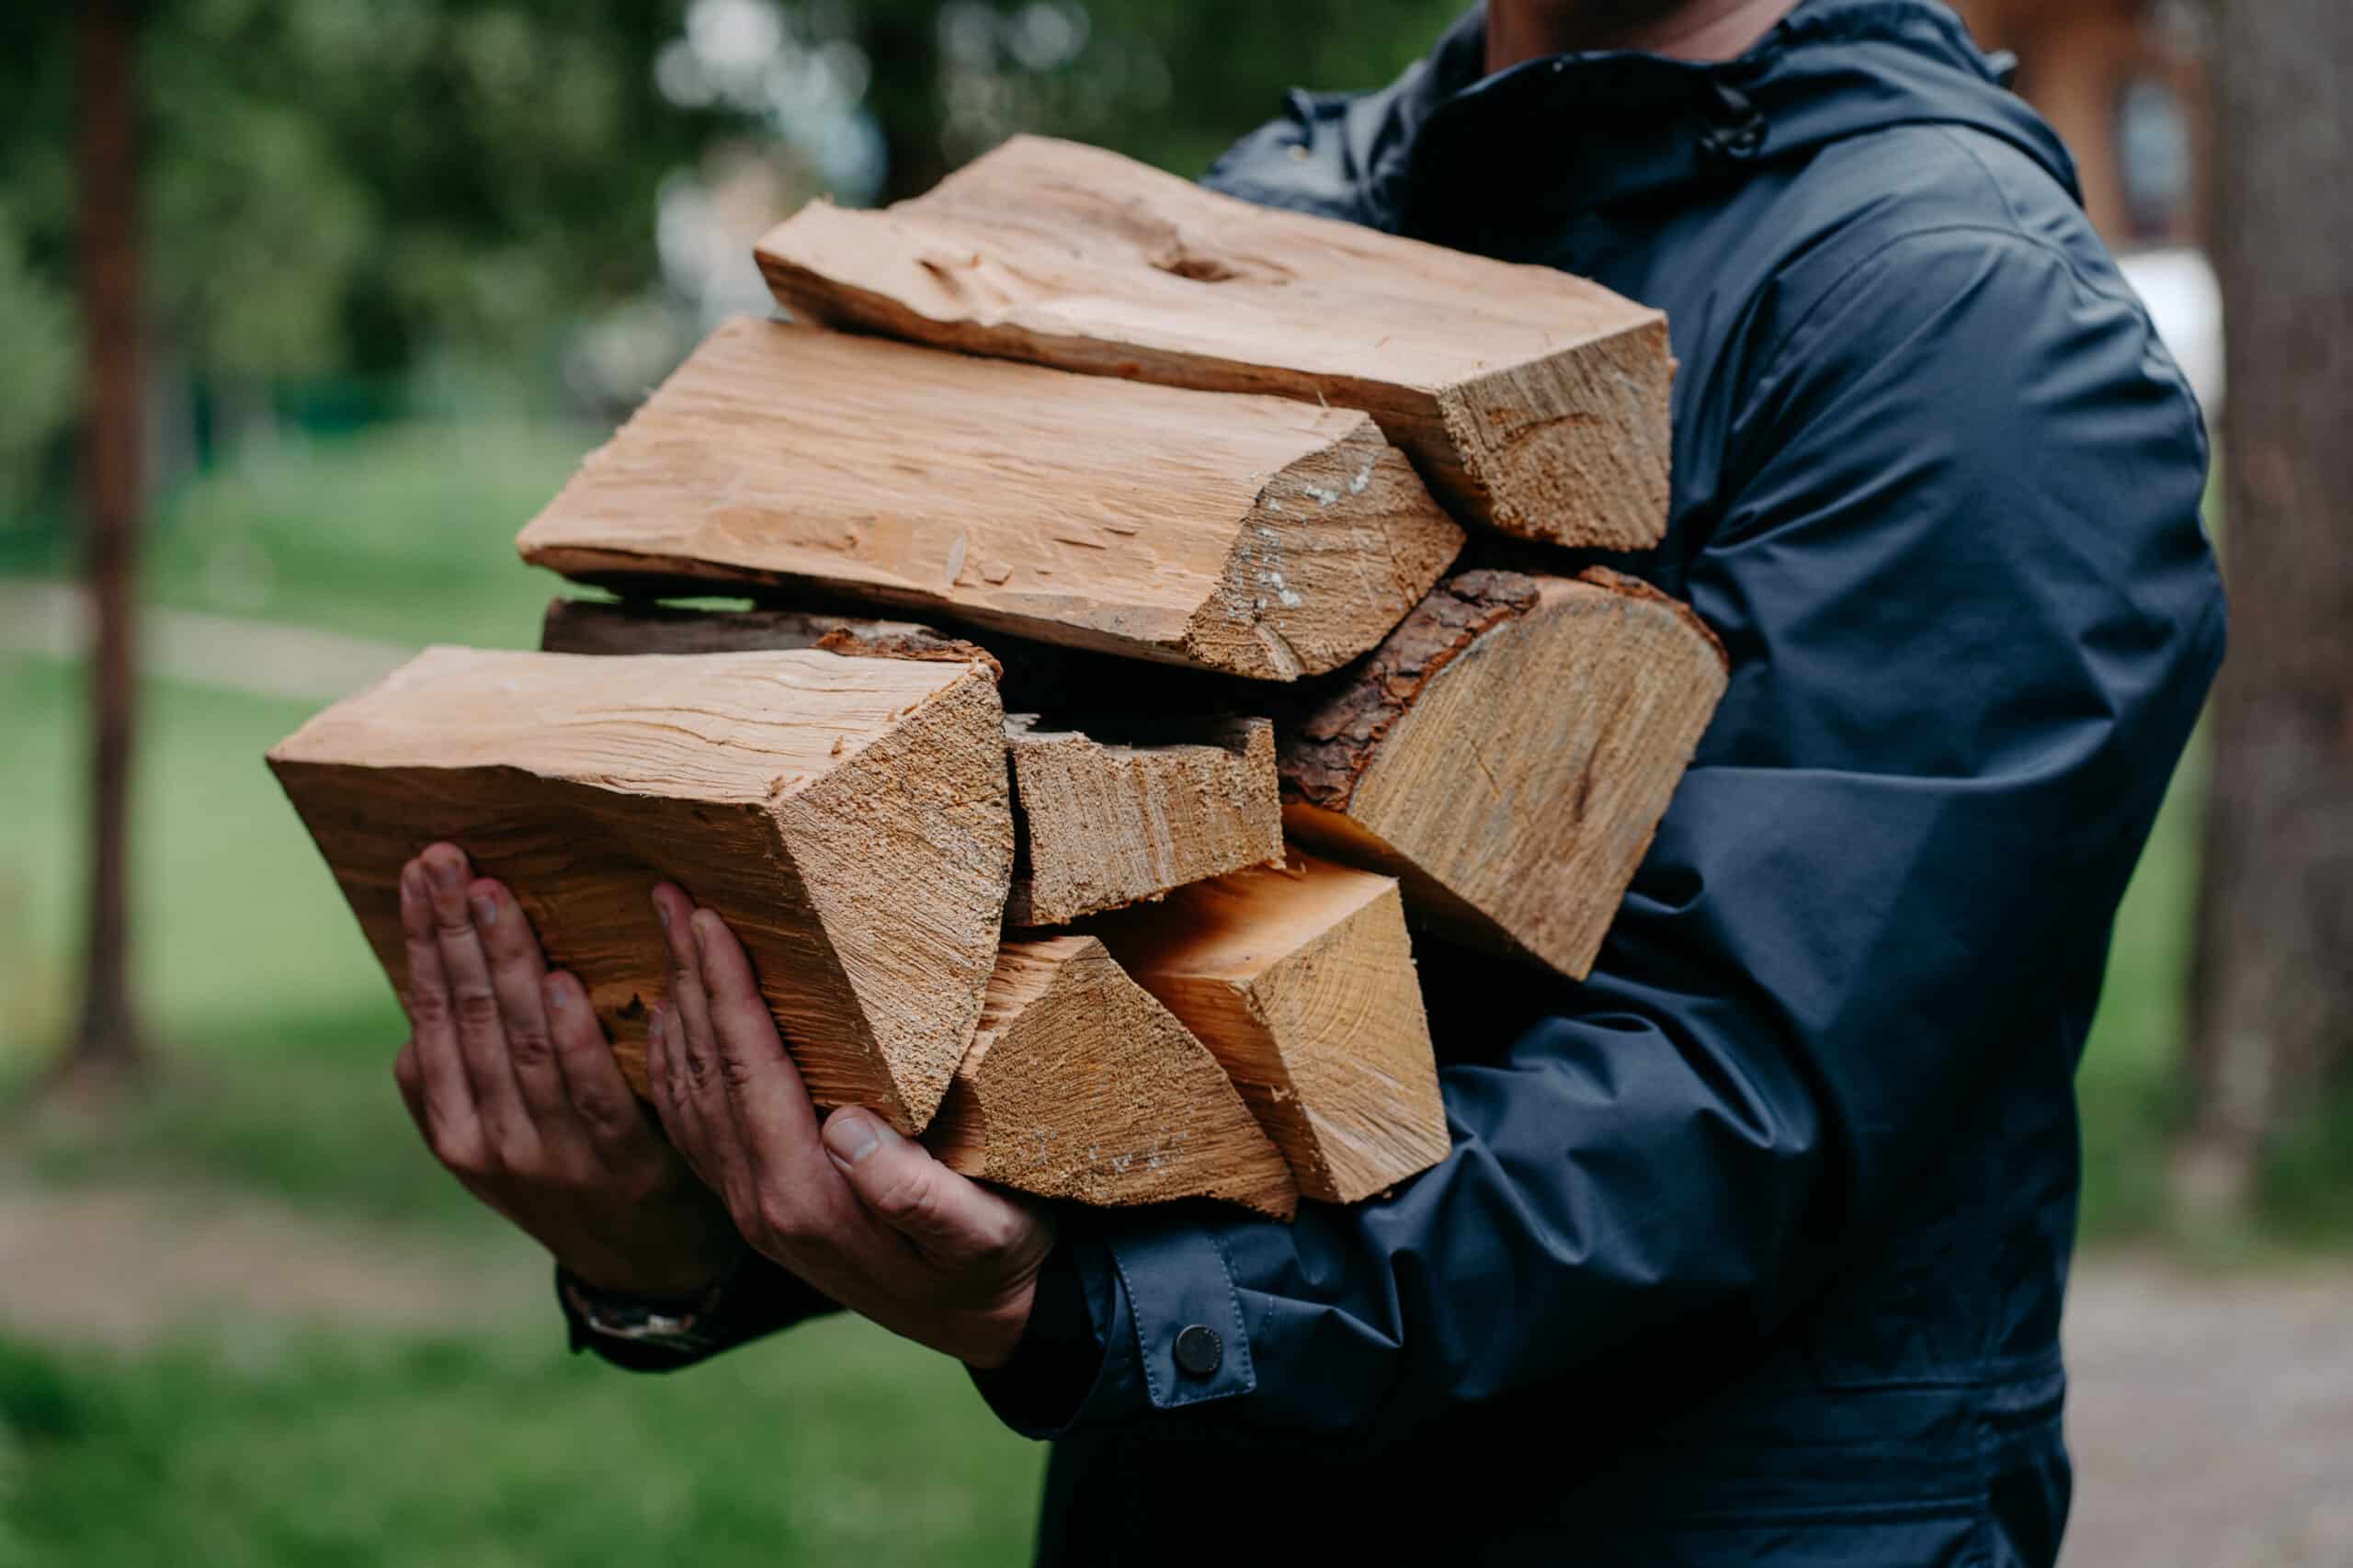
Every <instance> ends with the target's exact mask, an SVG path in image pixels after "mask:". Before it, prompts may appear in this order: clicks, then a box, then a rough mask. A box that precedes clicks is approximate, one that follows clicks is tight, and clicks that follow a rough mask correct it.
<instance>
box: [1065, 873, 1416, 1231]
mask: <svg viewBox="0 0 2353 1568" xmlns="http://www.w3.org/2000/svg"><path fill="white" fill-rule="evenodd" d="M1087 929H1088V930H1089V931H1091V932H1093V933H1094V934H1096V935H1098V936H1100V937H1102V938H1103V941H1104V944H1105V946H1106V947H1108V948H1109V949H1110V950H1111V952H1112V954H1113V956H1114V957H1116V958H1117V959H1118V960H1119V961H1120V964H1121V965H1122V966H1123V967H1125V968H1126V969H1127V971H1128V972H1129V973H1131V974H1132V975H1133V976H1134V977H1135V978H1136V980H1137V982H1138V983H1140V984H1142V986H1143V987H1144V989H1146V990H1147V991H1150V992H1151V993H1152V994H1154V996H1157V997H1159V998H1160V1000H1161V1001H1162V1002H1164V1003H1165V1004H1166V1005H1167V1006H1168V1009H1169V1010H1170V1011H1171V1012H1173V1013H1175V1014H1176V1016H1177V1017H1178V1018H1180V1019H1182V1020H1183V1021H1184V1023H1185V1025H1186V1027H1187V1028H1190V1029H1191V1030H1192V1031H1193V1033H1194V1034H1195V1035H1197V1036H1198V1037H1199V1039H1200V1040H1201V1043H1202V1044H1204V1045H1206V1046H1208V1047H1209V1049H1210V1051H1211V1053H1212V1054H1213V1055H1215V1056H1216V1057H1217V1059H1218V1061H1219V1062H1220V1064H1221V1065H1222V1066H1223V1067H1224V1068H1225V1071H1226V1073H1227V1074H1228V1075H1229V1076H1230V1077H1232V1078H1233V1082H1234V1085H1235V1086H1236V1087H1237V1088H1239V1089H1240V1090H1241V1091H1242V1097H1243V1099H1244V1101H1245V1103H1247V1104H1248V1105H1249V1107H1250V1108H1251V1111H1252V1112H1253V1113H1254V1114H1255V1115H1256V1117H1257V1118H1258V1122H1259V1125H1260V1126H1262V1127H1264V1128H1265V1129H1266V1130H1267V1135H1268V1136H1269V1137H1271V1138H1272V1139H1273V1140H1274V1141H1275V1143H1276V1146H1277V1147H1279V1149H1281V1150H1282V1152H1283V1157H1284V1158H1285V1159H1286V1160H1288V1161H1289V1162H1290V1168H1291V1174H1292V1175H1293V1176H1296V1177H1297V1178H1298V1180H1299V1187H1300V1191H1301V1192H1302V1194H1304V1195H1305V1196H1307V1197H1310V1198H1316V1199H1324V1200H1325V1201H1327V1202H1335V1203H1350V1202H1354V1201H1356V1200H1357V1199H1362V1198H1367V1197H1370V1196H1371V1195H1372V1194H1374V1193H1377V1192H1380V1191H1381V1190H1382V1189H1384V1188H1386V1187H1390V1186H1392V1185H1393V1184H1395V1183H1397V1182H1399V1181H1402V1180H1404V1178H1405V1177H1407V1176H1412V1175H1414V1174H1415V1172H1417V1171H1421V1170H1425V1169H1427V1167H1429V1166H1430V1165H1435V1164H1436V1163H1437V1162H1438V1161H1439V1160H1441V1159H1443V1158H1444V1157H1445V1156H1446V1152H1447V1147H1448V1134H1447V1127H1446V1113H1445V1108H1444V1107H1443V1106H1442V1105H1441V1104H1440V1103H1439V1099H1438V1068H1437V1062H1436V1060H1435V1058H1434V1057H1433V1055H1432V1052H1431V1047H1430V1038H1429V1026H1428V1020H1427V1017H1426V1016H1425V1015H1424V1013H1423V1010H1422V996H1421V990H1420V986H1419V984H1418V983H1417V982H1416V980H1415V971H1414V959H1413V950H1412V947H1411V944H1410V942H1409V940H1408V938H1407V937H1406V933H1405V922H1404V905H1403V903H1402V902H1401V901H1400V899H1399V896H1398V891H1397V884H1396V882H1395V881H1394V880H1392V879H1391V878H1389V877H1385V876H1380V875H1376V874H1372V873H1370V872H1365V871H1359V870H1355V869H1349V868H1347V867H1342V866H1336V865H1333V864H1331V863H1329V862H1326V861H1323V860H1318V859H1316V858H1313V857H1312V856H1306V855H1296V854H1295V855H1294V856H1293V857H1292V860H1291V863H1290V865H1289V866H1288V867H1287V868H1286V869H1282V870H1252V871H1241V872H1236V873H1233V874H1232V875H1229V876H1223V877H1219V878H1217V879H1215V880H1214V881H1206V882H1199V883H1195V884H1194V885H1193V886H1191V887H1188V888H1183V889H1179V890H1178V891H1177V892H1174V893H1171V894H1170V895H1169V897H1168V898H1167V899H1166V900H1165V902H1164V903H1158V904H1154V905H1150V906H1148V907H1139V908H1135V909H1131V910H1124V911H1121V912H1120V913H1118V914H1116V915H1104V916H1101V917H1099V918H1098V919H1097V920H1095V921H1092V922H1090V923H1089V924H1088V926H1087Z"/></svg>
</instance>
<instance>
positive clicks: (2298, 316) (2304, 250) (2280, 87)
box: [2177, 0, 2353, 1210]
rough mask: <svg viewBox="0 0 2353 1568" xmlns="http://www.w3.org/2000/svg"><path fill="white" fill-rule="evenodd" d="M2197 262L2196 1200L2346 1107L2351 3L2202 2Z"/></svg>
mask: <svg viewBox="0 0 2353 1568" xmlns="http://www.w3.org/2000/svg"><path fill="white" fill-rule="evenodd" d="M2215 17H2216V32H2215V43H2216V53H2215V69H2214V73H2213V78H2214V84H2215V88H2216V92H2217V95H2218V99H2217V106H2216V107H2217V115H2216V132H2217V143H2218V145H2217V151H2218V154H2219V160H2218V165H2217V168H2216V171H2215V175H2216V177H2215V199H2216V203H2217V210H2218V222H2216V225H2215V237H2216V242H2217V244H2216V254H2215V259H2216V262H2217V270H2218V272H2219V273H2220V275H2221V280H2222V299H2223V306H2224V310H2223V315H2224V319H2225V320H2226V321H2227V322H2228V323H2229V327H2230V331H2229V339H2228V347H2227V354H2228V369H2229V374H2228V384H2229V388H2230V403H2229V406H2228V408H2227V409H2226V411H2225V414H2224V425H2223V438H2224V454H2225V459H2226V460H2225V461H2224V463H2223V465H2222V471H2223V475H2224V481H2225V484H2226V491H2225V499H2226V502H2227V507H2226V517H2227V523H2226V530H2225V535H2224V539H2223V545H2224V551H2225V558H2226V564H2227V566H2228V571H2229V578H2230V585H2231V597H2232V599H2233V601H2234V605H2235V606H2236V609H2237V613H2236V614H2235V615H2234V616H2233V618H2232V626H2231V655H2230V658H2229V660H2228V662H2226V663H2225V664H2224V665H2223V666H2222V677H2221V679H2220V681H2219V683H2218V684H2217V686H2216V688H2215V700H2214V714H2213V729H2212V743H2213V749H2212V756H2213V764H2212V768H2213V771H2212V776H2211V786H2210V792H2209V794H2208V797H2207V806H2206V824H2205V868H2204V877H2203V880H2202V882H2201V887H2200V899H2199V910H2198V960H2197V963H2196V966H2195V973H2194V986H2193V990H2194V1000H2193V1006H2192V1015H2193V1019H2192V1028H2191V1037H2190V1064H2191V1071H2192V1082H2193V1088H2194V1094H2195V1105H2196V1110H2195V1115H2194V1119H2193V1125H2192V1129H2191V1131H2190V1135H2189V1137H2188V1141H2187V1142H2186V1143H2185V1145H2184V1148H2183V1151H2182V1153H2183V1158H2182V1160H2181V1162H2180V1164H2179V1165H2178V1167H2177V1175H2178V1176H2179V1177H2180V1181H2181V1188H2182V1190H2181V1195H2182V1196H2183V1197H2184V1198H2185V1199H2188V1200H2189V1201H2191V1202H2193V1203H2195V1204H2198V1205H2199V1206H2200V1207H2203V1208H2218V1209H2222V1210H2231V1209H2235V1208H2238V1207H2240V1206H2242V1205H2243V1204H2244V1202H2245V1199H2246V1197H2247V1195H2248V1192H2249V1188H2250V1187H2251V1185H2252V1177H2253V1176H2254V1173H2255V1171H2256V1167H2257V1166H2258V1165H2259V1164H2260V1161H2261V1159H2262V1156H2263V1155H2264V1153H2266V1152H2267V1151H2268V1150H2269V1149H2270V1148H2272V1147H2274V1146H2276V1143H2277V1141H2278V1140H2279V1138H2280V1136H2281V1135H2282V1134H2283V1133H2284V1132H2285V1131H2288V1129H2289V1128H2290V1125H2291V1124H2292V1123H2293V1122H2294V1121H2295V1120H2296V1119H2298V1118H2299V1117H2301V1116H2302V1115H2306V1114H2309V1113H2312V1112H2313V1111H2316V1110H2319V1109H2321V1108H2324V1107H2325V1106H2327V1105H2330V1104H2332V1103H2333V1104H2336V1105H2337V1106H2339V1107H2342V1106H2343V1105H2344V1104H2345V1100H2344V1099H2343V1097H2342V1096H2346V1095H2347V1094H2348V1093H2353V573H2348V572H2347V568H2346V558H2347V552H2348V549H2353V464H2348V463H2347V460H2346V457H2345V453H2344V450H2343V448H2344V440H2345V437H2344V432H2343V429H2342V426H2343V424H2344V410H2345V408H2346V406H2347V403H2348V400H2353V271H2348V270H2347V265H2346V260H2345V258H2346V256H2347V250H2348V246H2353V222H2348V220H2347V206H2346V203H2345V202H2344V201H2343V200H2342V199H2324V198H2322V197H2321V196H2320V195H2319V193H2321V192H2325V191H2328V190H2337V191H2339V192H2340V195H2341V192H2342V187H2343V185H2344V178H2345V167H2346V149H2347V147H2353V104H2348V102H2347V96H2346V93H2345V90H2344V81H2345V75H2346V73H2347V71H2353V10H2348V9H2347V7H2346V6H2342V5H2339V4H2336V3H2335V0H2222V4H2221V5H2220V6H2218V7H2217V9H2216V13H2215Z"/></svg>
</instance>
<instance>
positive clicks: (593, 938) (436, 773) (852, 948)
mask: <svg viewBox="0 0 2353 1568" xmlns="http://www.w3.org/2000/svg"><path fill="white" fill-rule="evenodd" d="M1004 725H1005V713H1004V710H1003V708H1002V706H1001V705H1000V703H999V701H998V699H997V694H996V687H995V683H994V682H993V681H992V680H991V679H990V677H989V675H988V673H987V671H986V670H985V669H984V668H983V667H981V666H980V665H972V664H960V663H934V662H922V661H912V660H899V659H854V658H841V657H837V656H835V655H834V654H831V653H717V654H707V655H700V656H687V657H645V658H632V659H586V658H574V657H569V656H565V655H562V654H551V653H483V652H478V651H475V650H472V649H464V648H434V649H431V650H428V651H427V652H426V653H424V654H422V655H420V656H419V657H418V658H417V659H415V661H413V662H412V663H410V664H408V665H404V666H403V667H402V668H401V669H400V670H398V671H396V672H394V673H393V674H392V676H389V677H387V678H386V679H385V680H384V681H383V682H382V683H381V684H380V685H378V686H376V687H372V688H370V689H369V690H367V691H364V692H362V693H360V694H359V695H358V696H356V697H353V698H350V699H347V700H346V701H344V702H341V703H338V704H336V705H335V707H333V708H330V709H328V710H326V711H325V712H324V713H322V714H320V715H319V716H318V717H317V718H315V719H313V720H312V721H311V722H309V723H308V724H305V725H304V726H303V727H302V728H301V730H300V731H298V732H297V733H295V734H294V735H293V736H292V737H291V738H290V739H288V740H287V741H285V742H283V743H282V744H279V745H278V747H277V748H276V749H275V750H273V751H272V752H271V753H270V754H269V761H270V766H271V767H272V768H273V769H275V770H276V772H277V774H278V779H279V781H280V783H281V784H283V786H284V787H285V790H286V792H287V794H288V795H289V796H290V798H291V799H292V801H293V802H294V806H295V809H296V810H297V811H298V812H301V817H302V820H303V822H304V824H306V825H307V826H308V827H309V828H310V830H311V833H312V835H313V837H314V838H316V839H317V841H318V844H319V847H320V849H321V850H322V851H323V852H324V855H325V857H326V859H327V862H328V864H329V865H330V866H331V867H332V868H333V869H334V870H335V876H336V879H337V880H338V881H340V882H341V883H342V885H343V890H344V892H345V894H346V895H347V897H348V898H349V900H350V902H351V906H352V909H353V912H354V913H355V914H357V915H358V917H359V923H360V926H361V927H362V929H363V930H365V932H366V933H367V936H368V939H369V942H370V943H372V944H373V945H374V947H375V949H376V953H377V956H378V957H379V958H380V959H381V960H382V961H383V964H384V967H385V969H386V971H389V972H390V974H391V975H392V983H393V984H394V985H395V986H399V987H403V988H404V987H405V983H406V979H407V961H406V957H405V953H404V943H403V940H402V934H401V925H400V914H399V892H398V881H397V879H398V877H399V873H400V868H401V865H402V863H403V862H404V861H405V860H406V859H407V858H409V857H410V856H413V855H415V853H416V852H417V851H418V850H419V849H421V848H423V847H424V846H426V845H427V844H429V843H432V842H433V841H435V840H436V839H443V838H446V839H449V840H451V841H453V842H455V843H457V844H458V845H460V846H462V847H463V848H464V849H465V850H466V851H467V853H468V854H469V855H470V856H472V858H473V862H474V865H475V867H476V868H477V869H479V870H480V871H481V873H482V874H483V875H485V876H493V877H496V878H499V879H500V880H501V881H505V882H506V883H507V885H508V886H510V887H511V888H513V889H514V891H515V894H516V896H517V899H518V900H520V901H521V903H522V905H523V909H524V911H525V913H526V914H527V915H528V916H529V919H530V921H531V925H532V926H533V928H534V929H535V930H536V931H537V932H538V933H539V936H540V941H541V942H542V944H543V945H544V946H545V948H546V949H547V953H548V960H549V962H550V963H551V964H554V965H557V966H559V967H563V968H568V969H570V970H572V971H574V973H576V974H578V975H579V977H580V979H581V980H582V982H583V983H585V984H586V986H587V988H588V994H589V996H590V998H591V1000H592V1002H593V1004H594V1006H595V1007H596V1009H597V1016H598V1017H599V1018H600V1019H601V1020H602V1021H603V1023H604V1025H605V1028H606V1029H607V1031H608V1034H609V1035H610V1036H611V1038H612V1039H613V1040H614V1042H615V1049H616V1054H618V1055H619V1056H620V1059H621V1062H622V1064H623V1066H624V1067H625V1068H626V1069H627V1070H628V1072H629V1073H630V1074H631V1078H632V1080H633V1081H634V1082H635V1083H637V1084H638V1085H639V1086H640V1087H641V1089H642V1086H643V1083H644V1066H643V1060H644V1041H645V1019H646V1016H647V1013H648V1010H649V1009H650V1008H651V1007H652V1006H653V1005H654V1003H656V1002H658V1001H660V1000H661V999H662V998H663V997H664V996H665V994H667V991H668V986H667V983H666V981H665V968H666V965H665V958H664V949H663V945H662V941H661V938H660V935H659V933H658V931H657V930H656V929H655V927H654V915H653V911H652V908H651V905H650V903H649V894H650V892H651V891H652V889H653V887H654V883H655V882H657V881H661V880H663V879H665V878H667V879H670V880H673V881H676V882H677V883H678V884H679V885H680V886H682V887H684V888H685V889H686V891H687V892H688V894H689V895H691V896H692V897H693V898H695V899H696V900H697V901H698V902H699V903H703V904H706V905H708V906H710V908H712V909H715V910H716V911H718V913H719V914H720V915H722V916H724V917H725V919H726V920H727V923H728V924H729V926H732V927H733V930H734V931H735V934H736V935H737V936H738V937H741V938H742V939H743V942H744V945H745V948H746V949H748V950H749V952H750V954H751V957H752V960H753V964H754V967H755V968H756V971H758V973H759V975H760V977H761V985H762V991H763V994H765V995H766V997H767V1001H768V1004H769V1006H771V1007H772V1008H774V1009H775V1011H776V1014H777V1017H778V1020H779V1024H780V1025H781V1027H782V1028H783V1030H784V1033H785V1036H786V1038H787V1040H790V1042H791V1048H792V1052H793V1056H794V1058H795V1060H796V1061H797V1062H799V1064H800V1068H801V1075H802V1077H803V1078H804V1079H805V1080H806V1081H807V1083H808V1085H809V1090H810V1093H811V1095H812V1096H813V1097H814V1098H815V1099H816V1100H818V1101H819V1102H820V1103H821V1104H824V1105H828V1106H833V1105H850V1104H856V1105H865V1106H870V1107H873V1108H876V1109H877V1110H880V1111H881V1112H882V1113H883V1114H885V1115H886V1116H888V1117H889V1118H890V1119H891V1120H892V1122H893V1123H894V1124H896V1125H897V1126H899V1127H901V1128H902V1129H904V1130H906V1131H915V1130H917V1129H920V1128H921V1127H922V1126H923V1125H924V1124H925V1123H926V1121H927V1120H929V1119H930V1117H931V1114H932V1112H933V1110H934V1109H935V1108H937V1107H938V1103H939V1100H940V1097H941V1096H942V1095H944V1094H945V1093H946V1092H947V1087H948V1080H949V1075H950V1074H953V1073H954V1071H955V1069H956V1064H957V1062H960V1061H961V1060H962V1058H963V1054H964V1051H965V1047H966V1046H967V1045H968V1044H969V1043H970V1042H971V1040H972V1029H973V1026H974V1023H975V1021H976V1020H977V1019H978V1017H979V1016H980V1009H981V999H982V994H983V990H984V989H985V987H986V985H987V983H988V978H989V975H990V973H991V971H992V969H993V967H994V964H995V957H996V948H997V937H998V930H999V924H998V923H999V916H1000V913H1001V911H1002V910H1003V908H1004V903H1005V896H1006V887H1007V884H1008V881H1009V880H1010V877H1011V873H1012V868H1013V818H1012V811H1011V803H1010V801H1009V799H1008V790H1007V788H1006V766H1005V739H1004Z"/></svg>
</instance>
